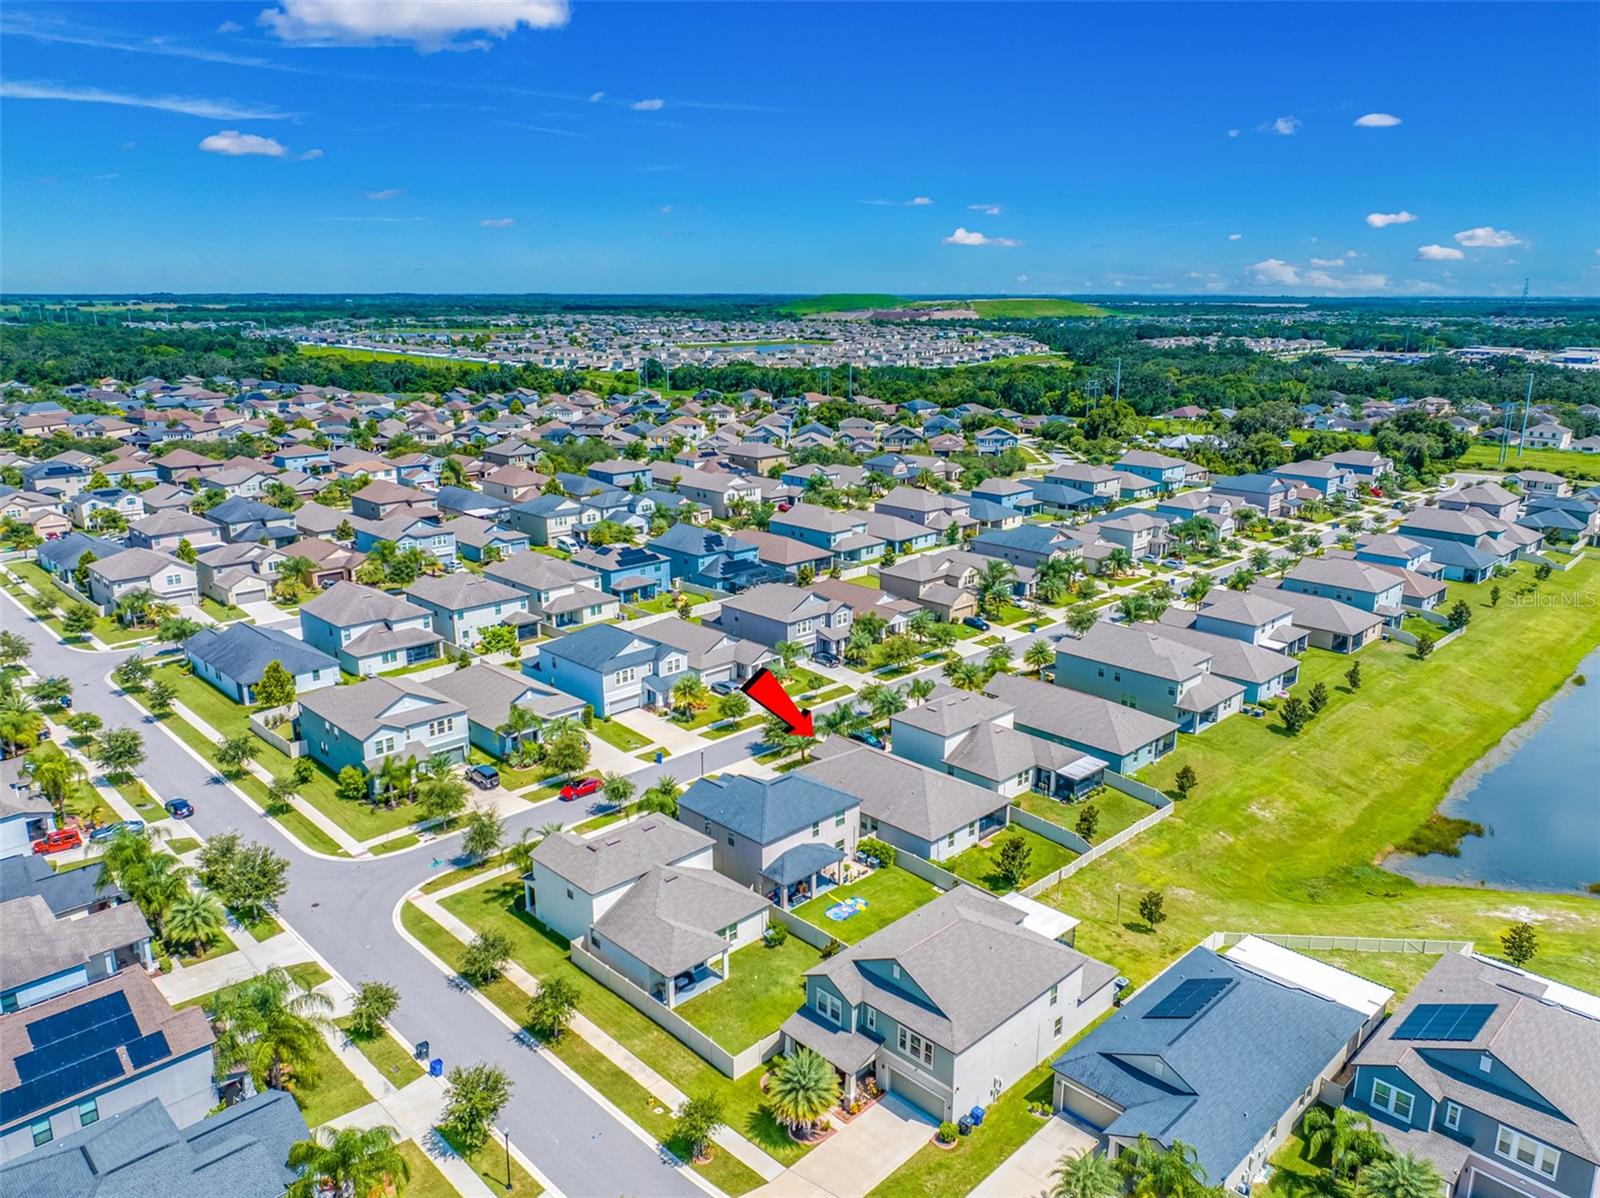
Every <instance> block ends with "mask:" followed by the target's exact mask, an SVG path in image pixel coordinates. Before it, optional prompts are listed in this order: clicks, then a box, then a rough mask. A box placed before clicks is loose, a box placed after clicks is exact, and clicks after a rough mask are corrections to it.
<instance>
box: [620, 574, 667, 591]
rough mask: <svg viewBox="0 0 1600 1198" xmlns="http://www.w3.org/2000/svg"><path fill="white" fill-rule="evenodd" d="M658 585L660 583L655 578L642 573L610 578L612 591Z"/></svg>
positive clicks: (637, 589) (641, 588)
mask: <svg viewBox="0 0 1600 1198" xmlns="http://www.w3.org/2000/svg"><path fill="white" fill-rule="evenodd" d="M659 585H660V583H659V582H658V581H657V580H656V579H654V578H647V577H645V576H644V575H643V574H625V575H623V576H622V577H621V578H614V579H612V580H611V590H612V592H613V593H615V592H617V591H640V590H643V589H644V588H645V587H653V586H659Z"/></svg>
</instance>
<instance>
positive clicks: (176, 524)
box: [127, 508, 222, 553]
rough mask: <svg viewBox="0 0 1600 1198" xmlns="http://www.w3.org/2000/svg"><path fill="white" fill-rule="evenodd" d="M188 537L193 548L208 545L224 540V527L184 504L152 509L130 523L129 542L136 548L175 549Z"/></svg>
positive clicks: (187, 539)
mask: <svg viewBox="0 0 1600 1198" xmlns="http://www.w3.org/2000/svg"><path fill="white" fill-rule="evenodd" d="M184 541H188V542H189V546H190V548H192V549H204V548H205V547H206V546H207V545H216V544H219V543H221V541H222V530H221V529H219V528H218V527H217V526H216V525H215V524H213V523H212V522H211V521H210V520H207V519H206V518H205V517H204V516H196V515H193V514H192V513H190V512H186V511H184V510H183V509H182V508H167V509H165V510H163V511H158V512H152V513H150V514H149V515H148V516H144V517H142V518H140V519H138V520H135V521H134V522H133V523H132V524H130V525H129V526H128V536H127V542H128V546H129V548H132V549H156V550H160V551H161V552H162V553H171V552H172V551H173V550H175V549H177V547H178V546H179V545H180V544H182V543H183V542H184Z"/></svg>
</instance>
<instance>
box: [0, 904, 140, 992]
mask: <svg viewBox="0 0 1600 1198" xmlns="http://www.w3.org/2000/svg"><path fill="white" fill-rule="evenodd" d="M0 927H3V928H4V929H5V934H6V951H5V952H4V953H0V990H13V989H15V988H17V987H18V986H25V985H27V984H28V983H29V982H36V981H38V980H39V979H41V978H46V977H50V976H51V975H52V974H56V973H60V972H62V971H63V970H67V969H71V968H73V967H75V966H79V965H84V964H86V963H87V962H88V961H89V960H90V959H92V958H93V957H95V956H97V955H99V954H100V953H104V952H108V951H110V950H111V949H115V948H121V947H123V946H124V945H128V944H134V943H136V942H137V941H140V940H148V939H149V938H150V925H149V924H147V923H146V922H145V919H144V915H143V914H142V913H141V912H140V910H139V908H138V907H137V906H136V905H135V904H133V903H118V904H117V905H116V906H114V907H106V908H103V909H102V910H99V911H93V912H90V913H89V914H88V915H85V916H83V917H81V918H78V919H57V918H56V916H55V913H54V912H52V911H51V910H50V906H49V904H48V903H46V902H45V901H44V899H42V898H40V897H39V896H38V895H36V894H30V895H24V896H22V897H20V898H10V899H7V901H5V902H3V903H0Z"/></svg>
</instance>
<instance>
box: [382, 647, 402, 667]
mask: <svg viewBox="0 0 1600 1198" xmlns="http://www.w3.org/2000/svg"><path fill="white" fill-rule="evenodd" d="M399 660H400V654H399V651H398V650H395V649H388V650H385V651H384V652H383V653H380V654H379V655H378V664H379V665H380V666H392V665H394V663H395V662H397V661H399Z"/></svg>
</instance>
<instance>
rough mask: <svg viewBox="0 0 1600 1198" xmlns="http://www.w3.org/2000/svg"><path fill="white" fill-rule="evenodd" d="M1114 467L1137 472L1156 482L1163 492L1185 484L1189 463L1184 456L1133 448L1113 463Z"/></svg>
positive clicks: (1132, 472) (1141, 476)
mask: <svg viewBox="0 0 1600 1198" xmlns="http://www.w3.org/2000/svg"><path fill="white" fill-rule="evenodd" d="M1113 467H1114V468H1115V469H1117V470H1121V471H1123V472H1124V473H1126V474H1136V475H1138V476H1139V477H1140V478H1143V479H1148V480H1149V481H1150V482H1153V483H1155V484H1156V487H1157V489H1158V490H1159V491H1160V492H1161V493H1162V494H1168V493H1170V492H1172V491H1176V490H1177V489H1178V488H1179V487H1181V486H1183V480H1184V477H1185V475H1186V474H1187V473H1188V470H1189V463H1188V462H1186V461H1184V460H1183V459H1182V458H1172V457H1168V456H1167V455H1166V454H1164V453H1151V452H1150V451H1149V450H1146V449H1133V450H1129V451H1128V452H1127V453H1125V454H1123V455H1122V456H1121V457H1120V458H1118V459H1117V460H1116V462H1115V463H1113Z"/></svg>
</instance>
